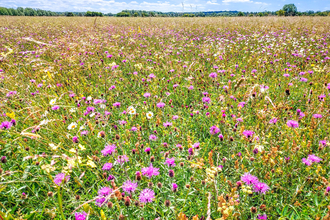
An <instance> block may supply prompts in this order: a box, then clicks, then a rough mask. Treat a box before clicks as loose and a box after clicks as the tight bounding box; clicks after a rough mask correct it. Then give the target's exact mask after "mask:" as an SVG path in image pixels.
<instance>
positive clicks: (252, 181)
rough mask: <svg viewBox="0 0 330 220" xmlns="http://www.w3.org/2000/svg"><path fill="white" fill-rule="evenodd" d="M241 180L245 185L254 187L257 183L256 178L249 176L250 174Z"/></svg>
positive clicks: (246, 174)
mask: <svg viewBox="0 0 330 220" xmlns="http://www.w3.org/2000/svg"><path fill="white" fill-rule="evenodd" d="M241 180H242V181H243V182H244V183H246V184H247V185H251V184H252V185H254V184H255V183H257V182H259V180H258V177H256V176H253V175H251V174H250V173H245V174H244V175H243V176H242V177H241Z"/></svg>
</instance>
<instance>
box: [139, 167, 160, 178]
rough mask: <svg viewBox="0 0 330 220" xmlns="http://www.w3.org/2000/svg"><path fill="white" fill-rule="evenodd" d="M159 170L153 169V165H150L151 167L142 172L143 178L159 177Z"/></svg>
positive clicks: (143, 169)
mask: <svg viewBox="0 0 330 220" xmlns="http://www.w3.org/2000/svg"><path fill="white" fill-rule="evenodd" d="M158 170H159V168H155V167H153V166H152V163H150V166H149V167H145V168H142V170H141V172H142V175H143V176H147V177H149V178H151V177H152V176H158V175H159V172H158Z"/></svg>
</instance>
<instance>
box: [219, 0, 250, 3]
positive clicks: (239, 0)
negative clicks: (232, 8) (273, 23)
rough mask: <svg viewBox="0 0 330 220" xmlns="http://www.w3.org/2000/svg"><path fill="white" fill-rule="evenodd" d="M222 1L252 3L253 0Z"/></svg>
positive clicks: (225, 0)
mask: <svg viewBox="0 0 330 220" xmlns="http://www.w3.org/2000/svg"><path fill="white" fill-rule="evenodd" d="M222 2H223V3H230V2H233V3H237V2H241V3H252V2H253V1H250V0H223V1H222Z"/></svg>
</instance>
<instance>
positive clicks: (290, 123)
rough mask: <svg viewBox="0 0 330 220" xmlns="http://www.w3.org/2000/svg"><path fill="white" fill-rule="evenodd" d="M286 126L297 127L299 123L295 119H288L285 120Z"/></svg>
mask: <svg viewBox="0 0 330 220" xmlns="http://www.w3.org/2000/svg"><path fill="white" fill-rule="evenodd" d="M286 124H287V126H288V127H291V128H298V127H299V124H298V122H297V121H294V120H289V121H287V123H286Z"/></svg>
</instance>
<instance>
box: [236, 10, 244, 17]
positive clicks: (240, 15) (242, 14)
mask: <svg viewBox="0 0 330 220" xmlns="http://www.w3.org/2000/svg"><path fill="white" fill-rule="evenodd" d="M244 15H245V14H244V13H243V12H241V11H240V12H238V14H237V16H239V17H242V16H244Z"/></svg>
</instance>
